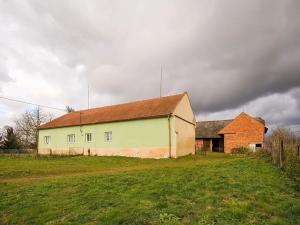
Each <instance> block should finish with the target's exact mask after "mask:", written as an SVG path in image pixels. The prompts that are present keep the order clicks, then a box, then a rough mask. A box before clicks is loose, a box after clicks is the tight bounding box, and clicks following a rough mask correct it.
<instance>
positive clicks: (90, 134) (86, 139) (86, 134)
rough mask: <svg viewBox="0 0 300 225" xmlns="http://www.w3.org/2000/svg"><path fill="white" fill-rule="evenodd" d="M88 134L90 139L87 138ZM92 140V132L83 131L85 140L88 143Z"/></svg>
mask: <svg viewBox="0 0 300 225" xmlns="http://www.w3.org/2000/svg"><path fill="white" fill-rule="evenodd" d="M89 136H90V140H88V139H89V138H88V137H89ZM92 141H93V135H92V133H85V142H88V143H90V142H92Z"/></svg>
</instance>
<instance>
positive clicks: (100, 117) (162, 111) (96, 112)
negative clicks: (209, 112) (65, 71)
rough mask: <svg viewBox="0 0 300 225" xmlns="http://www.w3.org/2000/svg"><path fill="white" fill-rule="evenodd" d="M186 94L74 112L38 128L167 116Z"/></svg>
mask: <svg viewBox="0 0 300 225" xmlns="http://www.w3.org/2000/svg"><path fill="white" fill-rule="evenodd" d="M185 94H186V93H182V94H178V95H172V96H166V97H161V98H153V99H146V100H140V101H135V102H128V103H123V104H118V105H111V106H105V107H100V108H93V109H88V110H81V111H75V112H71V113H68V114H65V115H63V116H61V117H58V118H56V119H54V120H52V121H50V122H48V123H46V124H43V125H42V126H40V129H48V128H57V127H67V126H78V125H85V124H96V123H105V122H114V121H124V120H133V119H142V118H149V117H159V116H167V115H170V114H171V113H173V112H174V110H175V108H176V106H177V104H178V103H179V102H180V100H181V99H182V98H183V96H184V95H185Z"/></svg>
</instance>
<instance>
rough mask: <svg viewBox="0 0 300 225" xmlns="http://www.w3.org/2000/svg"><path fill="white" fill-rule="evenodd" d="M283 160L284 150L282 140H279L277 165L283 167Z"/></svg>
mask: <svg viewBox="0 0 300 225" xmlns="http://www.w3.org/2000/svg"><path fill="white" fill-rule="evenodd" d="M283 160H284V150H283V140H281V141H280V150H279V166H280V168H282V167H283Z"/></svg>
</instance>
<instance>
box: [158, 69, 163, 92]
mask: <svg viewBox="0 0 300 225" xmlns="http://www.w3.org/2000/svg"><path fill="white" fill-rule="evenodd" d="M162 76H163V68H162V66H160V88H159V97H161V94H162Z"/></svg>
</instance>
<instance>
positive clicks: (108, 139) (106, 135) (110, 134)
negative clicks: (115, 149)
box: [104, 131, 112, 142]
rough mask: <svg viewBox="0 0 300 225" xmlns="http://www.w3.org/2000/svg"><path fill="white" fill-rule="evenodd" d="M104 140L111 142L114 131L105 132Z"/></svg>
mask: <svg viewBox="0 0 300 225" xmlns="http://www.w3.org/2000/svg"><path fill="white" fill-rule="evenodd" d="M104 141H106V142H111V141H112V132H111V131H108V132H104Z"/></svg>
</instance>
